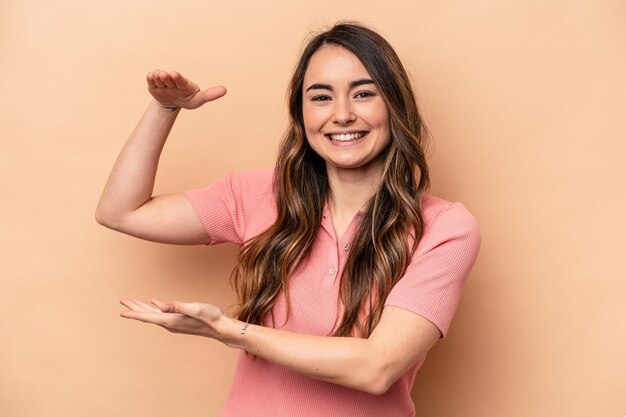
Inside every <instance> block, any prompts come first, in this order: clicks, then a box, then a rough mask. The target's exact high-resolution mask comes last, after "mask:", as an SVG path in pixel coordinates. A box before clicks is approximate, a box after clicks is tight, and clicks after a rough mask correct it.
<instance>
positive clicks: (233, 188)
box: [185, 170, 272, 245]
mask: <svg viewBox="0 0 626 417" xmlns="http://www.w3.org/2000/svg"><path fill="white" fill-rule="evenodd" d="M271 190H272V171H271V170H263V171H250V172H245V173H239V174H231V175H229V176H227V177H226V178H224V179H222V180H220V181H217V182H215V183H213V184H211V185H209V186H207V187H204V188H198V189H194V190H188V191H185V195H186V196H187V198H188V199H189V201H190V202H191V205H192V206H193V208H194V210H195V211H196V214H197V215H198V217H199V219H200V221H201V223H202V226H203V227H204V230H205V231H206V233H207V235H208V236H209V238H210V239H211V241H210V243H209V244H211V245H215V244H218V243H226V242H228V243H235V244H242V243H243V242H244V241H245V240H246V230H247V227H248V224H249V219H250V217H251V216H252V215H253V213H254V212H255V209H256V208H257V207H258V206H259V204H260V203H261V201H263V199H264V198H266V197H267V196H268V194H269V193H271Z"/></svg>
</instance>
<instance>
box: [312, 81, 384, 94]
mask: <svg viewBox="0 0 626 417" xmlns="http://www.w3.org/2000/svg"><path fill="white" fill-rule="evenodd" d="M365 84H374V81H372V80H371V79H369V78H361V79H360V80H355V81H350V84H349V86H350V89H353V88H354V87H358V86H360V85H365ZM309 90H328V91H333V87H332V86H331V85H330V84H322V83H314V84H311V85H310V86H309V88H307V89H306V91H305V93H306V92H307V91H309Z"/></svg>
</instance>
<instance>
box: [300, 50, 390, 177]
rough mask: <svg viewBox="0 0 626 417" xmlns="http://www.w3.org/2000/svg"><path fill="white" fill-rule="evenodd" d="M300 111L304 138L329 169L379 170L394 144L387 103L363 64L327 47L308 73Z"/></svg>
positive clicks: (345, 53)
mask: <svg viewBox="0 0 626 417" xmlns="http://www.w3.org/2000/svg"><path fill="white" fill-rule="evenodd" d="M302 113H303V116H304V128H305V132H306V137H307V140H308V142H309V144H310V145H311V147H312V148H313V150H314V151H315V152H316V153H317V154H318V155H320V156H321V157H322V158H323V159H324V160H325V161H326V167H327V170H328V171H329V174H330V172H331V171H337V170H342V171H343V170H348V169H349V170H357V169H358V170H361V171H364V172H365V173H367V172H369V171H371V170H377V169H379V168H380V163H381V161H382V159H381V158H380V156H381V153H382V151H383V150H384V149H385V148H386V147H387V145H388V144H389V141H390V133H389V114H388V111H387V105H386V104H385V101H384V100H383V98H382V96H381V95H380V93H379V91H378V89H377V88H376V86H375V85H374V82H373V80H372V78H371V77H370V75H369V74H368V73H367V70H366V69H365V67H364V66H363V64H362V63H361V61H360V60H359V59H358V58H357V57H356V56H355V55H354V54H353V53H352V52H350V51H348V50H347V49H345V48H343V47H340V46H336V45H326V46H323V47H322V48H320V49H319V50H318V51H317V52H315V53H314V54H313V55H312V56H311V59H310V61H309V65H308V68H307V70H306V73H305V74H304V82H303V86H302Z"/></svg>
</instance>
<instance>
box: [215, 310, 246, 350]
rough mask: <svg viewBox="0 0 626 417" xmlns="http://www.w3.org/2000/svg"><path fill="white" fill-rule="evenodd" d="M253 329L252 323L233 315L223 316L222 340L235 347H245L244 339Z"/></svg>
mask: <svg viewBox="0 0 626 417" xmlns="http://www.w3.org/2000/svg"><path fill="white" fill-rule="evenodd" d="M250 330H251V325H250V324H249V323H245V322H243V321H240V320H237V319H234V318H232V317H228V316H223V320H222V324H221V331H220V333H221V335H222V337H221V342H222V343H224V344H225V345H226V346H228V347H231V348H235V349H244V343H243V342H244V339H245V338H246V336H247V335H248V333H249V332H250Z"/></svg>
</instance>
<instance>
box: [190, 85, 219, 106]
mask: <svg viewBox="0 0 626 417" xmlns="http://www.w3.org/2000/svg"><path fill="white" fill-rule="evenodd" d="M225 94H226V87H224V86H222V85H218V86H216V87H211V88H208V89H206V90H204V91H201V92H199V93H198V94H196V97H197V98H198V99H199V100H200V101H201V102H202V104H204V103H207V102H209V101H213V100H217V99H218V98H220V97H223V96H224V95H225Z"/></svg>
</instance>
